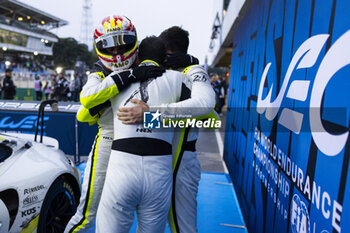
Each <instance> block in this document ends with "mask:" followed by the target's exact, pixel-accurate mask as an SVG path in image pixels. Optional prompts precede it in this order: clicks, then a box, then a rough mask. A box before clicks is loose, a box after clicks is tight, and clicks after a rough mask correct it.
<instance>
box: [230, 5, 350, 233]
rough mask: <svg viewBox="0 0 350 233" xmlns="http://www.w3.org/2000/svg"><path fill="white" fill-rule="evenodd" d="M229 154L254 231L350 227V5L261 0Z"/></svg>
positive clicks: (242, 58) (242, 59) (238, 44)
mask: <svg viewBox="0 0 350 233" xmlns="http://www.w3.org/2000/svg"><path fill="white" fill-rule="evenodd" d="M245 9H246V12H245V14H244V16H243V17H242V18H241V19H240V20H239V22H238V23H237V25H236V27H235V29H234V40H233V52H232V66H231V79H230V88H229V90H230V93H229V99H228V115H227V121H226V135H225V151H224V158H225V161H226V164H227V166H228V168H229V171H230V175H231V178H232V180H233V182H234V185H235V189H236V192H237V196H238V199H239V202H240V205H241V208H242V212H243V215H244V218H245V221H246V224H247V226H248V229H249V231H250V232H264V233H270V232H276V233H281V232H291V233H302V232H303V233H304V232H305V233H314V232H320V233H331V232H350V221H349V220H350V171H349V158H350V138H349V127H350V124H349V121H350V120H349V116H350V114H349V109H350V108H349V107H350V101H349V100H350V91H349V90H350V79H349V75H350V66H349V64H350V17H349V13H350V1H346V0H333V1H332V0H303V1H301V0H299V1H298V0H288V1H283V0H266V1H262V0H261V1H259V0H253V1H249V2H248V3H246V8H245Z"/></svg>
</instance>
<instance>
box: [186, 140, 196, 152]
mask: <svg viewBox="0 0 350 233" xmlns="http://www.w3.org/2000/svg"><path fill="white" fill-rule="evenodd" d="M196 142H197V139H196V140H193V141H190V142H185V143H184V146H183V150H184V151H192V152H195V151H196Z"/></svg>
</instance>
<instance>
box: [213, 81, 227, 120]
mask: <svg viewBox="0 0 350 233" xmlns="http://www.w3.org/2000/svg"><path fill="white" fill-rule="evenodd" d="M215 79H216V80H215V81H214V83H213V88H214V91H215V94H216V106H215V111H216V112H217V113H218V114H220V116H222V115H223V114H222V107H223V106H224V105H225V94H226V93H225V86H226V83H225V82H224V81H223V78H219V77H216V78H215Z"/></svg>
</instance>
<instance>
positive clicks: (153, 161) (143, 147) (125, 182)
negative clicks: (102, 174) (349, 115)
mask: <svg viewBox="0 0 350 233" xmlns="http://www.w3.org/2000/svg"><path fill="white" fill-rule="evenodd" d="M142 45H144V46H142ZM163 46H164V45H163V43H162V41H161V40H160V39H158V38H156V37H151V38H147V39H145V40H144V41H143V42H142V43H141V45H140V51H139V56H140V59H141V60H143V62H142V64H141V65H140V66H141V67H142V66H154V65H155V64H156V65H157V61H158V63H159V62H162V60H163V59H164V57H165V48H164V47H163ZM162 50H163V51H162ZM162 54H163V55H162ZM146 55H147V56H146ZM147 59H151V60H156V61H151V60H147ZM119 79H120V77H119V74H118V73H115V72H114V73H112V74H111V75H110V76H109V77H107V78H105V79H104V80H103V81H102V83H101V84H100V85H96V86H94V88H95V91H92V90H93V89H92V88H89V89H88V91H87V92H84V90H83V91H82V94H81V99H82V98H86V99H89V100H90V101H91V102H93V103H94V104H96V105H98V104H101V103H104V102H105V101H106V97H107V95H106V94H105V93H106V91H105V90H106V89H108V88H110V87H111V86H113V85H115V84H116V82H117V81H118V80H119ZM190 86H191V80H189V79H188V77H186V76H184V75H183V74H182V73H180V72H176V71H167V72H166V73H165V74H163V76H162V77H159V78H157V79H150V80H148V81H145V82H141V83H140V84H139V83H135V84H132V85H131V86H130V87H129V88H127V89H126V90H125V91H124V92H122V93H121V94H119V95H118V96H116V97H113V98H112V99H111V102H112V109H113V113H114V115H116V114H117V111H118V108H119V107H121V106H131V105H132V104H131V102H130V100H131V99H133V98H136V99H141V100H143V101H144V102H147V103H148V104H149V105H150V106H161V105H162V104H163V105H165V104H168V103H172V102H177V101H179V100H181V98H180V97H182V95H184V94H183V93H187V94H189V93H190V90H188V89H189V87H190ZM186 89H187V91H186ZM100 93H104V94H100ZM111 94H113V93H111ZM194 96H195V95H193V96H192V98H194ZM111 97H112V96H111ZM188 97H189V96H187V97H184V98H188ZM212 97H213V98H209V99H208V100H204V99H205V98H203V96H201V97H200V98H201V99H202V100H203V101H196V100H193V103H197V104H201V103H202V104H203V103H206V105H207V102H209V103H208V105H212V106H213V105H214V94H213V96H212ZM210 102H212V103H210ZM82 104H83V105H84V101H82ZM85 104H86V103H85ZM192 106H196V105H192ZM90 107H94V106H90ZM202 109H203V112H201V113H198V114H200V115H204V114H206V113H208V112H209V111H210V109H211V108H202ZM154 117H155V118H157V117H159V115H158V116H157V114H155V116H154ZM172 139H173V130H168V131H164V130H162V129H148V130H146V129H144V128H143V127H142V125H127V126H126V125H123V124H122V123H121V121H119V120H118V119H117V118H116V117H115V118H114V141H113V146H112V154H111V157H110V161H109V165H108V170H107V175H106V182H105V186H104V189H103V193H102V197H101V203H100V206H99V209H98V213H97V232H128V231H129V229H130V227H131V225H132V222H133V220H134V216H133V213H134V211H135V210H136V211H137V214H138V232H152V233H156V232H163V231H164V227H165V221H166V218H167V215H168V208H169V205H170V199H171V189H172V187H171V185H172V156H171V153H172V151H171V150H172V147H171V142H172Z"/></svg>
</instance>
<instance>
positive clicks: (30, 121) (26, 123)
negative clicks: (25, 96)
mask: <svg viewBox="0 0 350 233" xmlns="http://www.w3.org/2000/svg"><path fill="white" fill-rule="evenodd" d="M49 118H50V117H44V121H48V120H49ZM36 119H37V116H34V115H32V116H26V117H25V118H23V119H22V120H20V121H18V122H15V120H13V119H12V118H11V117H10V116H8V117H4V118H2V119H0V129H34V128H35V126H36Z"/></svg>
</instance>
